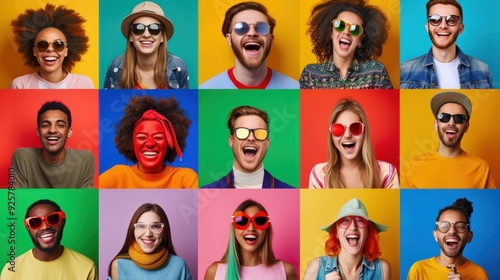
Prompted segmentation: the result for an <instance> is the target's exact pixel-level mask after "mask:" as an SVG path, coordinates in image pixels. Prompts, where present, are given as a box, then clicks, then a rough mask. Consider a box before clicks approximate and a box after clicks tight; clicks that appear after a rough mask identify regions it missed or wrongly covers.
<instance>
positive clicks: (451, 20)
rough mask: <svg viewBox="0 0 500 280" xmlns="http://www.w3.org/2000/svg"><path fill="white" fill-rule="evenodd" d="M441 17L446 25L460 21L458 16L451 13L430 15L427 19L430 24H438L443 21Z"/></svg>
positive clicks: (453, 24)
mask: <svg viewBox="0 0 500 280" xmlns="http://www.w3.org/2000/svg"><path fill="white" fill-rule="evenodd" d="M443 18H444V19H445V21H446V24H448V26H455V25H457V24H459V23H460V17H459V16H455V15H451V16H440V15H430V16H429V17H428V18H427V21H428V22H429V23H430V24H431V25H432V26H439V25H440V24H441V22H442V21H443Z"/></svg>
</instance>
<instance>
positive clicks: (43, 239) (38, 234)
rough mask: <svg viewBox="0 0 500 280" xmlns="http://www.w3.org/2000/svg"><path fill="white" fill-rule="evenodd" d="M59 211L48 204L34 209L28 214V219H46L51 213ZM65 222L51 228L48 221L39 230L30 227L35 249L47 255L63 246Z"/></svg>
mask: <svg viewBox="0 0 500 280" xmlns="http://www.w3.org/2000/svg"><path fill="white" fill-rule="evenodd" d="M56 211H57V209H56V208H54V207H53V206H51V205H48V204H41V205H37V206H35V207H33V208H32V209H31V210H30V212H29V213H28V217H44V216H46V215H48V214H50V213H53V212H56ZM63 229H64V221H63V222H62V223H60V224H59V225H57V226H49V225H48V224H47V222H46V221H44V222H43V225H42V227H41V228H39V229H36V230H34V229H32V228H30V227H28V232H29V235H30V237H31V241H33V244H34V245H35V248H36V249H38V250H40V251H42V252H46V253H50V252H54V251H55V250H57V249H58V248H59V246H60V244H61V239H62V237H63Z"/></svg>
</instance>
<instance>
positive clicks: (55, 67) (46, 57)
mask: <svg viewBox="0 0 500 280" xmlns="http://www.w3.org/2000/svg"><path fill="white" fill-rule="evenodd" d="M57 40H61V41H63V42H65V43H67V42H68V41H67V40H66V36H64V34H63V33H62V32H61V31H60V30H59V29H57V28H54V27H47V28H45V29H42V31H40V32H38V34H37V35H36V38H35V44H36V43H37V42H40V41H47V42H49V43H53V42H55V41H57ZM68 47H71V46H66V47H65V48H64V50H62V51H59V52H57V51H55V50H54V46H53V45H52V44H49V47H48V48H47V50H45V51H39V50H38V48H37V47H33V55H34V56H35V57H36V60H37V61H38V64H40V74H41V76H42V78H45V77H46V76H47V75H50V74H53V73H58V72H60V73H61V74H62V72H63V68H62V64H63V61H64V58H65V57H66V56H67V55H68Z"/></svg>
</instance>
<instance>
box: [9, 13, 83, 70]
mask: <svg viewBox="0 0 500 280" xmlns="http://www.w3.org/2000/svg"><path fill="white" fill-rule="evenodd" d="M85 21H86V20H85V19H84V18H83V17H82V16H80V14H79V13H77V12H75V10H71V9H68V8H66V7H64V6H58V7H56V6H54V5H52V4H47V5H45V8H44V9H38V10H33V9H28V10H26V11H25V12H24V13H23V14H20V15H19V16H18V17H17V19H15V20H13V21H12V22H11V23H10V25H11V26H12V30H13V32H14V35H15V42H16V44H17V46H18V49H17V52H19V53H21V54H22V55H23V57H24V59H25V62H24V64H25V65H27V66H29V67H31V68H37V67H38V66H39V64H38V61H37V59H36V57H35V56H33V46H34V44H35V38H36V36H37V35H38V33H39V32H40V31H42V30H43V29H45V28H47V27H54V28H57V29H58V30H59V31H61V32H62V33H63V34H64V36H65V37H66V40H67V42H66V43H67V47H68V56H67V57H66V58H65V59H64V61H63V65H62V66H63V69H64V70H65V71H68V72H69V71H71V69H72V68H73V66H75V63H76V62H77V61H80V60H81V59H82V55H83V54H85V53H86V52H87V50H88V48H89V44H88V43H89V38H88V37H87V36H86V35H85V29H84V28H83V23H84V22H85Z"/></svg>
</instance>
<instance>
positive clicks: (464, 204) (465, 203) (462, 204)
mask: <svg viewBox="0 0 500 280" xmlns="http://www.w3.org/2000/svg"><path fill="white" fill-rule="evenodd" d="M448 210H455V211H459V212H460V213H462V214H463V215H464V216H465V218H466V219H467V223H468V224H469V229H470V217H471V215H472V212H473V211H474V208H473V207H472V202H470V201H469V200H468V199H467V198H465V197H464V198H458V199H457V200H456V201H455V202H453V204H452V205H449V206H446V207H444V208H442V209H441V210H439V213H438V215H437V217H436V222H438V221H439V217H441V215H442V214H443V213H444V212H445V211H448Z"/></svg>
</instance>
